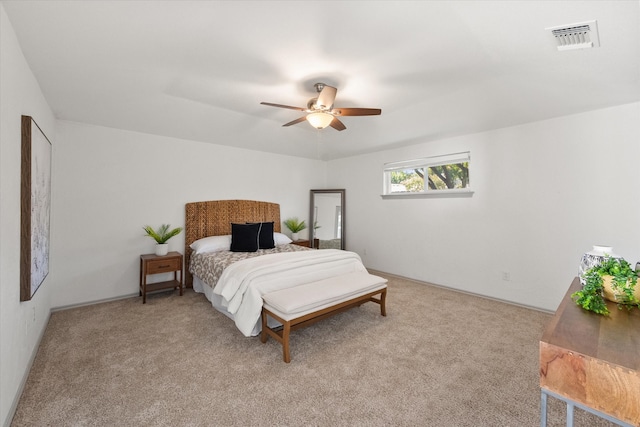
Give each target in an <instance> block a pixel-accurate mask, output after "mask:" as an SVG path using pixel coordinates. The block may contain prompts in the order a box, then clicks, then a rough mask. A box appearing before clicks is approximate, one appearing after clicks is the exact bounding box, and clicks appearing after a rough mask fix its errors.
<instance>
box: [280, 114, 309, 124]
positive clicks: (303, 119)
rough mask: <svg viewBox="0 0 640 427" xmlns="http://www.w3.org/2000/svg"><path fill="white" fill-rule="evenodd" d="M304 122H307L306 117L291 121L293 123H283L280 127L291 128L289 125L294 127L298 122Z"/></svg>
mask: <svg viewBox="0 0 640 427" xmlns="http://www.w3.org/2000/svg"><path fill="white" fill-rule="evenodd" d="M305 120H307V116H304V117H300V118H299V119H295V120H293V121H291V122H289V123H285V124H283V125H282V126H291V125H296V124H298V123H300V122H304V121H305Z"/></svg>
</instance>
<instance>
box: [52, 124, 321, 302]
mask: <svg viewBox="0 0 640 427" xmlns="http://www.w3.org/2000/svg"><path fill="white" fill-rule="evenodd" d="M54 155H55V161H56V168H55V173H54V179H53V202H52V232H53V238H52V240H53V245H52V248H51V253H52V260H51V262H52V266H53V267H52V273H51V280H52V281H53V284H54V288H55V292H54V293H53V295H52V306H53V307H54V308H55V307H64V306H67V305H73V304H80V303H85V302H91V301H99V300H103V299H109V298H114V297H120V296H126V295H132V294H136V295H137V292H138V280H139V279H138V278H139V264H140V257H139V256H140V254H144V253H152V252H153V250H154V244H155V242H154V241H153V240H152V239H151V238H149V237H145V236H143V230H142V226H144V225H146V224H149V225H151V226H153V227H157V226H158V225H160V224H163V223H169V224H171V226H172V227H176V226H184V206H185V203H188V202H195V201H204V200H222V199H251V200H263V201H269V202H276V203H279V204H280V209H281V216H282V219H285V218H287V217H289V216H298V217H300V218H305V217H307V216H308V210H309V207H308V206H309V189H310V188H321V187H322V186H323V185H324V177H325V167H326V165H325V163H324V162H321V161H318V160H310V159H301V158H295V157H288V156H282V155H276V154H268V153H263V152H257V151H249V150H243V149H237V148H232V147H226V146H219V145H213V144H208V143H200V142H193V141H186V140H179V139H175V138H169V137H161V136H154V135H147V134H140V133H135V132H129V131H123V130H117V129H110V128H104V127H98V126H90V125H84V124H78V123H71V122H63V121H60V122H58V127H57V143H56V151H55V154H54ZM285 232H287V233H288V230H286V231H285ZM305 232H306V231H305ZM169 250H178V251H180V252H184V232H183V233H181V234H179V235H178V236H176V237H174V238H172V239H171V240H169Z"/></svg>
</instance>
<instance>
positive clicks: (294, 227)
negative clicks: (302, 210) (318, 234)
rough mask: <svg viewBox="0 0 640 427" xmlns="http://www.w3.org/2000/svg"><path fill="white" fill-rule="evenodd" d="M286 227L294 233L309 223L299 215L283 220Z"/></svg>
mask: <svg viewBox="0 0 640 427" xmlns="http://www.w3.org/2000/svg"><path fill="white" fill-rule="evenodd" d="M283 224H284V225H285V227H287V228H288V229H289V230H290V231H291V232H292V233H299V232H301V231H302V230H304V229H305V228H307V225H306V224H305V223H304V221H300V220H299V219H298V218H297V217H293V218H288V219H285V220H284V221H283Z"/></svg>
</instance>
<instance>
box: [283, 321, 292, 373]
mask: <svg viewBox="0 0 640 427" xmlns="http://www.w3.org/2000/svg"><path fill="white" fill-rule="evenodd" d="M282 326H283V328H282V359H283V360H284V363H289V362H291V354H290V353H289V335H291V323H290V322H284V325H282Z"/></svg>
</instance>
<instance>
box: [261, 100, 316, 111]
mask: <svg viewBox="0 0 640 427" xmlns="http://www.w3.org/2000/svg"><path fill="white" fill-rule="evenodd" d="M260 104H262V105H268V106H270V107H278V108H288V109H290V110H298V111H307V109H306V108H302V107H292V106H291V105H282V104H272V103H271V102H261V103H260Z"/></svg>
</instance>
